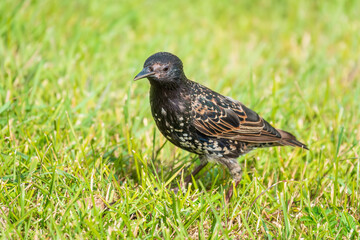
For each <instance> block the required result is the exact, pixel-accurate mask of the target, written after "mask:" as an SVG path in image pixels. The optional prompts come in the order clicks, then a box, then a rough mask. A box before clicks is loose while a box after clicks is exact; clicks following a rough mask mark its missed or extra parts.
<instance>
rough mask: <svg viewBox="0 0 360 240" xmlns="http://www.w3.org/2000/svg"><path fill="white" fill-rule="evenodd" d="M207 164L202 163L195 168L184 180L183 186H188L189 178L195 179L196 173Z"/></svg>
mask: <svg viewBox="0 0 360 240" xmlns="http://www.w3.org/2000/svg"><path fill="white" fill-rule="evenodd" d="M207 164H208V162H202V163H200V165H199V166H197V167H196V168H195V169H194V171H192V173H191V174H189V175H188V176H187V177H186V178H185V179H184V186H186V185H188V184H189V183H190V182H191V179H192V178H191V176H194V177H195V175H196V174H198V173H199V172H200V171H201V169H203V168H204V167H205V166H206V165H207ZM180 186H181V185H180Z"/></svg>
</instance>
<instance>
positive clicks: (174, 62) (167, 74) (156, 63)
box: [134, 52, 186, 85]
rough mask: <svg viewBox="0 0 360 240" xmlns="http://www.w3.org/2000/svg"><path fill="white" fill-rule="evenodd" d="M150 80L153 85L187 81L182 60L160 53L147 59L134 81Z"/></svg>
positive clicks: (166, 53)
mask: <svg viewBox="0 0 360 240" xmlns="http://www.w3.org/2000/svg"><path fill="white" fill-rule="evenodd" d="M142 78H148V79H149V81H150V83H151V84H162V85H167V84H171V85H174V84H179V83H181V81H184V80H186V77H185V74H184V71H183V64H182V62H181V60H180V59H179V58H178V57H177V56H175V55H173V54H171V53H168V52H158V53H155V54H153V55H151V56H150V57H149V58H148V59H146V61H145V63H144V68H143V70H142V71H141V72H140V73H139V74H138V75H136V76H135V78H134V81H136V80H139V79H142Z"/></svg>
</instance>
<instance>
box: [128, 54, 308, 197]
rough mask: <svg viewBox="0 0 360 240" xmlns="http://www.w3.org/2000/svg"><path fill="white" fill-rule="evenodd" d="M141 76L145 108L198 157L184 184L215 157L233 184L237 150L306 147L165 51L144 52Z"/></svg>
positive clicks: (165, 132)
mask: <svg viewBox="0 0 360 240" xmlns="http://www.w3.org/2000/svg"><path fill="white" fill-rule="evenodd" d="M142 78H147V79H148V80H149V81H150V85H151V88H150V105H151V112H152V116H153V118H154V120H155V122H156V125H157V127H158V128H159V130H160V132H161V133H162V134H163V135H164V136H165V138H166V139H167V140H169V141H170V142H171V143H173V144H174V145H176V146H177V147H179V148H182V149H184V150H186V151H189V152H191V153H195V154H197V155H199V157H200V160H201V164H200V166H198V167H197V168H196V169H195V170H194V171H193V172H192V174H190V175H189V176H188V177H186V178H185V184H187V183H189V182H190V181H191V175H193V176H195V175H196V174H197V173H198V172H199V171H200V170H201V169H202V168H203V167H205V165H206V164H207V163H208V162H216V163H220V164H222V165H224V166H226V167H227V168H228V170H229V172H230V174H231V176H232V178H233V180H234V183H235V186H237V184H238V183H239V181H240V180H241V175H242V171H241V167H240V165H239V163H238V161H237V158H238V157H239V156H241V155H243V154H245V153H248V152H249V151H251V150H253V149H255V148H262V147H273V146H293V147H301V148H304V149H308V148H307V147H306V145H305V144H303V143H301V142H299V141H298V140H297V139H296V138H295V137H294V136H293V135H292V134H291V133H288V132H286V131H283V130H280V129H276V128H274V127H272V126H271V125H270V124H269V123H268V122H267V121H265V120H264V119H263V118H262V117H260V116H259V115H258V114H257V113H256V112H254V111H253V110H251V109H249V108H247V107H246V106H245V105H244V104H242V103H241V102H239V101H236V100H234V99H232V98H230V97H226V96H223V95H221V94H219V93H217V92H215V91H212V90H211V89H209V88H207V87H205V86H203V85H201V84H199V83H196V82H193V81H191V80H189V79H188V78H187V77H186V76H185V73H184V70H183V64H182V62H181V60H180V59H179V58H178V57H177V56H175V55H173V54H171V53H168V52H159V53H156V54H154V55H152V56H150V57H149V58H148V59H147V60H146V61H145V63H144V68H143V70H142V71H141V72H140V73H139V74H138V75H136V77H135V78H134V80H139V79H142ZM232 190H233V188H232V187H230V188H229V190H228V193H227V197H226V198H227V201H228V200H229V199H230V198H231V196H232Z"/></svg>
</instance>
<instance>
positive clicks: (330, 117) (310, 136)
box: [0, 0, 360, 239]
mask: <svg viewBox="0 0 360 240" xmlns="http://www.w3.org/2000/svg"><path fill="white" fill-rule="evenodd" d="M359 9H360V1H355V0H354V1H340V0H339V1H267V0H258V1H250V0H249V1H138V0H134V1H110V0H104V1H95V0H92V1H69V0H64V1H50V0H44V1H36V0H28V1H26V0H25V1H13V0H2V1H1V2H0V135H1V138H0V144H1V145H0V148H1V150H0V152H1V154H0V158H1V160H0V161H1V164H0V177H1V184H0V188H1V193H0V207H1V212H0V222H2V227H1V235H2V236H3V237H4V238H33V237H35V236H36V237H48V238H54V237H56V236H58V237H60V238H64V237H65V236H68V237H69V236H70V238H101V237H102V238H113V237H116V236H117V237H119V236H120V237H121V238H125V237H130V238H136V237H138V238H145V237H149V236H152V235H153V236H159V238H180V239H182V238H200V239H205V238H216V237H219V236H222V237H223V238H228V237H236V238H238V237H240V238H245V237H255V236H262V237H267V238H271V237H273V238H278V237H279V236H281V237H282V238H293V237H294V238H298V237H304V236H308V237H310V236H320V238H321V237H326V238H327V237H329V238H337V237H345V238H346V237H348V238H351V237H354V238H355V237H359V235H358V232H359V222H358V219H359V217H360V214H359V211H358V209H359V199H360V197H359V190H360V189H359V182H360V170H359V157H358V154H359V150H360V148H359V144H358V143H359V139H360V113H359V110H360V101H359V99H360V84H359V83H360V78H359V75H360V69H359V68H360V67H359V61H360V57H359V56H360V46H359V43H360V33H359V32H360V17H359ZM159 51H169V52H172V53H174V54H176V55H177V56H179V57H180V58H181V59H182V61H183V63H184V68H185V73H186V75H187V77H188V78H190V79H192V80H195V81H197V82H199V83H201V84H204V85H206V86H208V87H210V88H212V89H214V90H216V91H218V92H221V93H222V94H224V95H228V96H231V97H232V98H234V99H237V100H239V101H241V102H243V103H244V104H245V105H247V106H248V107H250V108H252V109H254V110H255V111H257V112H258V113H259V114H260V115H262V116H263V117H264V118H265V119H267V120H268V121H269V122H271V123H272V124H274V125H275V126H276V127H278V128H282V129H284V130H288V131H290V132H292V133H294V135H296V136H297V137H298V139H299V140H301V141H303V142H305V143H307V144H308V145H309V147H310V149H311V151H309V152H303V151H301V150H299V149H296V150H295V149H292V148H283V149H281V150H280V149H279V148H274V149H265V150H256V151H254V152H252V153H250V154H248V155H247V156H245V157H242V158H240V160H239V161H240V162H241V164H243V165H244V169H245V173H244V179H243V181H242V184H241V187H240V188H239V190H238V193H237V194H238V197H237V198H235V199H233V201H234V202H233V203H231V204H230V205H229V206H226V207H224V206H225V205H224V202H223V190H224V189H225V188H226V186H228V185H229V180H228V179H229V175H228V173H227V172H226V170H225V169H223V168H222V167H220V166H215V167H213V168H209V169H208V171H206V172H205V173H204V174H203V176H202V177H201V178H200V183H199V186H196V184H195V186H194V187H192V188H189V192H188V193H187V194H185V195H179V196H174V195H172V194H171V193H169V192H167V191H166V188H165V185H164V183H167V184H169V183H170V182H171V183H172V184H173V185H174V184H176V181H177V180H179V178H178V177H177V178H175V177H176V176H177V175H176V174H177V172H178V170H179V169H181V167H183V166H184V165H186V166H188V165H189V164H190V163H191V162H193V161H194V160H195V158H194V156H192V155H190V154H188V153H186V152H184V151H181V150H179V149H176V148H175V147H173V146H171V144H166V145H165V146H164V147H163V148H162V146H163V144H164V143H165V139H164V138H163V137H162V136H160V134H159V132H158V131H157V130H155V129H156V128H155V124H154V122H153V120H152V117H151V113H150V108H149V101H148V90H149V83H148V82H147V80H143V81H140V82H136V83H133V82H132V79H133V77H134V76H135V75H136V74H137V73H138V72H139V71H140V70H141V69H142V65H143V63H144V61H145V60H146V58H147V57H148V56H150V55H151V54H153V53H155V52H159ZM159 149H161V150H160V151H158V150H159ZM196 163H197V160H195V164H196ZM193 166H194V165H191V166H190V168H189V169H187V171H188V170H190V169H191V168H192V167H193ZM173 177H174V178H173ZM292 179H295V180H296V181H297V183H294V184H290V183H289V185H288V186H287V185H286V184H283V183H281V184H279V185H277V186H278V187H276V188H273V189H271V190H269V191H268V192H267V193H266V194H265V195H264V196H263V197H261V198H259V200H257V202H256V204H255V203H254V204H251V203H252V202H253V201H254V200H255V198H256V197H257V196H258V195H259V194H260V193H261V191H263V190H264V189H266V188H267V187H269V186H271V185H272V184H274V183H276V182H277V181H280V180H285V181H287V180H292ZM225 185H226V186H225ZM201 186H203V187H201ZM155 187H156V188H157V189H158V190H157V191H155V190H154V188H155ZM159 189H160V190H159ZM99 199H101V200H99ZM117 199H118V202H117V204H115V205H113V207H112V208H111V211H109V212H105V213H104V214H105V216H104V215H103V213H101V211H100V210H99V209H103V208H102V207H101V206H102V205H105V204H106V203H107V202H111V201H113V200H117ZM79 202H81V203H82V204H80V203H79ZM99 202H101V204H98V203H99ZM175 203H179V204H175ZM100 205H101V206H100ZM85 206H96V207H94V208H90V207H89V208H87V207H85ZM239 206H242V207H243V208H240V207H239ZM223 208H225V209H224V210H222V209H223ZM96 209H98V210H96ZM248 212H251V214H250V217H249V218H246V219H245V217H246V214H248ZM134 215H136V216H137V218H134V217H133V216H134ZM164 215H166V216H167V219H163V220H160V219H161V217H160V216H164ZM156 216H158V218H157V217H156ZM339 219H340V220H339ZM259 222H261V224H260V226H259ZM164 229H165V230H164ZM217 234H220V235H217Z"/></svg>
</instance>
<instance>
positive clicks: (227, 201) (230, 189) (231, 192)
mask: <svg viewBox="0 0 360 240" xmlns="http://www.w3.org/2000/svg"><path fill="white" fill-rule="evenodd" d="M239 183H240V180H239V181H236V182H235V184H234V182H233V184H231V185H230V187H229V189H228V191H227V194H226V197H225V203H226V204H228V203H229V202H230V200H231V197H232V196H233V193H234V188H237V186H238V185H239Z"/></svg>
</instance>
